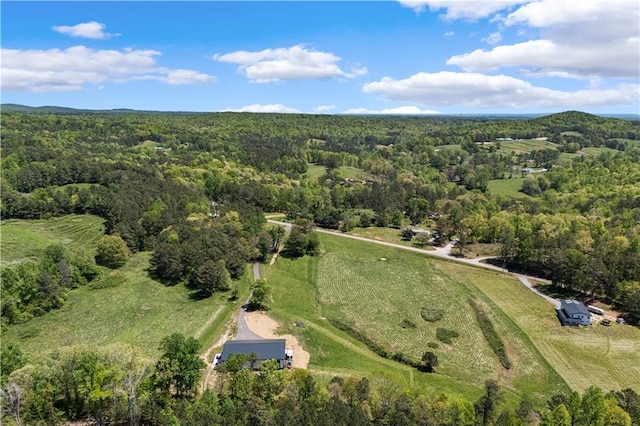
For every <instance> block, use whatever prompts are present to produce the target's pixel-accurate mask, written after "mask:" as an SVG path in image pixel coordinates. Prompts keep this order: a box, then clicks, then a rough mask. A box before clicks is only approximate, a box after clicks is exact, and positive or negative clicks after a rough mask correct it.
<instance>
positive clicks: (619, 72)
mask: <svg viewBox="0 0 640 426" xmlns="http://www.w3.org/2000/svg"><path fill="white" fill-rule="evenodd" d="M639 63H640V43H638V41H637V40H635V41H634V40H629V39H628V40H620V41H618V42H615V43H609V44H607V45H603V46H597V45H567V44H559V43H556V42H554V41H552V40H530V41H526V42H523V43H517V44H513V45H508V46H498V47H495V48H493V49H492V50H484V49H478V50H475V51H473V52H470V53H465V54H462V55H457V56H452V57H451V58H449V59H448V60H447V65H458V66H460V67H462V68H463V69H465V70H468V71H475V70H496V69H498V68H500V67H522V68H527V69H528V71H527V72H529V73H531V72H535V73H536V74H539V75H550V76H552V75H555V76H559V75H562V74H564V75H566V76H584V77H595V76H600V77H631V78H633V77H635V78H637V77H638V75H639V72H640V70H639Z"/></svg>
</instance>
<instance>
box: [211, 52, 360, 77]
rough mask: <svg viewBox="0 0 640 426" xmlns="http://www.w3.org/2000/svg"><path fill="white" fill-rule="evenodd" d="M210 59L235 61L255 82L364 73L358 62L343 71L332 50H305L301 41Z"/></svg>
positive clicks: (241, 70) (352, 75)
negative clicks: (279, 46) (296, 43)
mask: <svg viewBox="0 0 640 426" xmlns="http://www.w3.org/2000/svg"><path fill="white" fill-rule="evenodd" d="M213 59H215V60H216V61H219V62H227V63H231V64H236V65H238V66H239V67H238V72H242V73H244V74H245V75H246V76H247V78H248V79H249V80H251V81H253V82H255V83H267V82H273V81H280V80H311V79H327V78H354V77H357V76H360V75H364V74H366V73H367V69H366V68H365V67H361V66H357V65H355V66H353V67H352V68H351V69H349V70H348V71H344V70H343V69H342V68H340V66H338V62H340V60H341V58H340V57H338V56H336V55H334V54H333V53H328V52H320V51H317V50H309V49H307V48H306V47H305V46H303V45H297V46H292V47H282V48H277V49H265V50H261V51H259V52H247V51H243V50H240V51H236V52H231V53H226V54H216V55H214V56H213Z"/></svg>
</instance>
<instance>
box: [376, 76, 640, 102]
mask: <svg viewBox="0 0 640 426" xmlns="http://www.w3.org/2000/svg"><path fill="white" fill-rule="evenodd" d="M363 91H364V92H365V93H373V94H378V95H382V96H384V97H386V98H388V99H390V100H394V101H403V102H418V103H421V104H423V105H429V106H431V105H442V106H453V105H464V106H469V107H476V108H478V107H481V108H496V109H500V108H530V107H542V108H555V107H557V108H561V107H562V108H566V107H585V106H604V105H624V104H632V103H638V102H640V86H639V85H638V84H620V85H618V86H616V87H614V88H610V89H587V90H579V91H575V92H567V91H561V90H553V89H548V88H545V87H538V86H533V85H532V84H531V83H528V82H526V81H523V80H520V79H517V78H514V77H509V76H506V75H494V76H489V75H484V74H479V73H455V72H444V71H443V72H438V73H433V74H429V73H418V74H415V75H413V76H411V77H409V78H406V79H402V80H394V79H392V78H389V77H385V78H383V79H382V80H380V81H376V82H371V83H367V84H365V85H364V87H363Z"/></svg>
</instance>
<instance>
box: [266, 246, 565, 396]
mask: <svg viewBox="0 0 640 426" xmlns="http://www.w3.org/2000/svg"><path fill="white" fill-rule="evenodd" d="M320 238H321V242H322V247H323V254H322V255H321V257H320V258H318V259H316V258H308V257H305V258H302V259H296V260H291V259H284V258H280V259H279V260H278V262H276V263H275V264H274V265H273V266H271V267H269V269H268V270H267V278H268V280H269V282H270V283H271V284H272V286H273V288H274V295H273V297H274V303H273V311H272V313H273V314H274V316H275V317H276V318H278V319H281V320H282V321H283V322H284V323H285V324H292V323H293V322H294V321H296V320H299V321H303V322H304V324H305V327H304V328H301V329H299V332H300V333H301V334H302V337H303V340H304V341H305V343H306V346H307V349H308V350H309V352H310V353H311V365H310V368H311V369H312V370H319V371H324V370H327V371H333V372H336V373H337V372H341V371H342V372H345V373H351V374H354V372H360V374H368V373H371V372H375V371H389V372H394V373H395V374H398V375H400V376H402V377H405V380H412V381H413V384H419V383H422V384H421V386H422V387H424V388H426V389H430V390H432V391H433V392H436V393H438V392H450V391H452V392H453V393H457V394H461V395H465V396H467V397H469V398H472V399H474V398H475V397H477V395H478V394H479V392H480V389H481V388H482V386H483V384H484V381H485V380H487V379H490V378H494V379H497V380H498V381H499V382H500V383H501V384H502V385H503V386H504V387H505V389H506V390H507V392H508V395H512V396H514V397H521V396H522V395H524V394H527V395H529V396H530V397H531V398H533V399H534V400H536V401H537V403H540V404H541V403H543V401H544V400H545V398H546V397H548V395H551V394H554V393H556V392H561V391H564V390H566V389H567V388H566V384H565V383H564V381H563V380H562V379H561V378H560V376H559V375H558V374H557V373H556V372H555V371H554V370H553V368H551V366H550V365H549V363H547V362H546V361H545V359H544V358H543V357H542V355H541V354H540V352H538V350H537V349H536V348H535V347H534V345H533V344H532V342H531V340H530V339H529V338H528V337H527V335H526V334H525V333H524V332H523V331H522V330H521V329H520V328H519V327H518V326H517V324H516V323H515V322H513V321H511V320H510V318H509V317H508V316H507V315H506V314H505V313H503V312H502V311H501V310H500V309H499V308H497V307H496V305H495V304H494V302H493V301H492V300H491V299H490V298H489V297H487V296H486V295H485V294H484V293H483V292H481V291H480V290H479V289H478V288H476V287H475V286H474V285H473V284H469V283H464V282H461V281H460V280H458V279H457V278H452V277H451V276H450V275H449V274H447V273H443V271H442V270H440V268H438V267H437V264H439V263H445V264H447V265H449V262H446V261H440V260H433V259H430V258H428V257H426V256H424V255H420V254H416V253H408V252H403V251H401V250H398V249H394V248H389V247H383V246H379V245H376V244H372V243H366V242H360V241H354V240H350V239H342V238H339V237H335V236H326V235H321V236H320ZM453 267H457V265H453ZM471 271H472V272H475V269H471ZM467 276H468V277H470V279H471V281H473V276H474V273H471V274H470V273H469V271H467ZM504 279H506V280H507V281H510V280H511V278H510V277H508V276H505V277H504ZM521 287H522V286H521ZM521 290H522V292H523V293H526V292H528V290H527V289H525V288H524V287H522V288H521ZM470 298H471V299H476V300H478V301H479V303H480V304H481V305H482V306H483V307H484V308H485V310H486V312H487V314H488V315H489V317H490V318H491V320H492V321H493V322H494V325H495V328H496V330H497V331H498V333H499V335H500V336H502V338H503V339H504V340H505V344H506V346H507V353H508V356H509V358H510V360H511V362H512V364H513V367H512V368H511V369H510V370H506V369H504V368H503V367H502V366H501V365H500V362H499V360H498V359H497V357H496V356H495V355H494V354H493V352H492V350H491V348H490V347H489V345H488V344H487V343H486V341H485V339H484V337H483V334H482V332H481V330H480V328H479V326H478V324H477V321H476V319H475V317H474V313H473V310H472V308H471V307H470V305H469V303H468V300H469V299H470ZM424 309H427V310H436V311H437V310H441V311H442V313H443V316H442V319H441V320H439V321H435V322H428V321H425V319H423V316H422V312H423V310H424ZM548 315H550V316H553V317H554V315H555V314H554V312H553V309H550V310H549V313H548ZM329 320H333V321H335V320H338V321H340V322H342V323H346V324H348V325H350V326H351V327H353V328H354V329H356V330H358V331H359V332H360V333H362V334H364V335H365V336H366V337H368V338H369V339H371V340H373V341H375V342H376V343H378V344H380V345H382V346H383V347H385V348H387V349H388V350H391V351H393V352H402V353H404V354H406V355H409V356H410V357H412V358H416V359H419V358H420V357H421V356H422V354H423V353H424V352H425V351H433V352H434V353H436V354H437V356H438V359H439V363H440V366H439V367H438V368H437V369H436V370H437V373H436V374H426V373H420V372H418V371H417V370H412V371H411V370H410V371H407V368H408V367H406V366H404V365H402V364H399V363H397V362H393V361H390V360H388V359H385V358H382V357H380V356H378V355H376V354H375V353H374V352H372V351H371V350H369V348H367V347H366V346H364V345H363V344H361V343H360V342H358V341H355V340H354V339H353V338H352V337H351V336H348V335H346V334H345V333H342V332H341V331H340V330H338V329H337V328H336V327H334V326H332V325H331V323H330V322H329ZM291 328H293V327H291V326H288V331H291ZM438 329H440V331H438ZM443 329H444V330H448V331H453V332H455V333H457V334H458V336H457V337H454V338H453V339H452V340H451V343H444V342H443V341H441V340H439V339H438V337H437V335H438V334H442V330H443ZM294 331H295V330H294ZM407 373H410V377H409V379H407V378H406V376H407ZM411 376H412V378H411ZM514 399H515V398H514Z"/></svg>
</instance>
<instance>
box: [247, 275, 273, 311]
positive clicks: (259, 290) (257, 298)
mask: <svg viewBox="0 0 640 426" xmlns="http://www.w3.org/2000/svg"><path fill="white" fill-rule="evenodd" d="M270 298H271V286H269V284H268V283H267V282H266V281H265V280H257V281H256V282H255V284H254V286H253V291H252V292H251V298H250V299H249V307H250V308H251V309H252V310H266V309H268V306H267V302H268V301H269V299H270Z"/></svg>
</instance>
